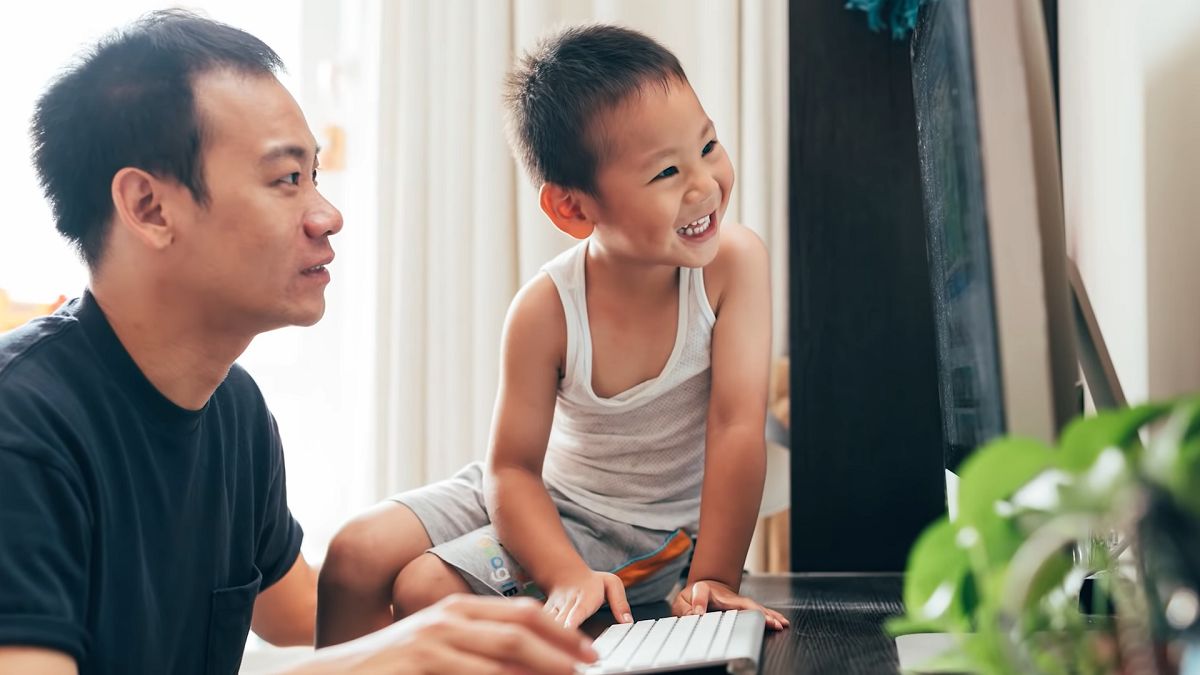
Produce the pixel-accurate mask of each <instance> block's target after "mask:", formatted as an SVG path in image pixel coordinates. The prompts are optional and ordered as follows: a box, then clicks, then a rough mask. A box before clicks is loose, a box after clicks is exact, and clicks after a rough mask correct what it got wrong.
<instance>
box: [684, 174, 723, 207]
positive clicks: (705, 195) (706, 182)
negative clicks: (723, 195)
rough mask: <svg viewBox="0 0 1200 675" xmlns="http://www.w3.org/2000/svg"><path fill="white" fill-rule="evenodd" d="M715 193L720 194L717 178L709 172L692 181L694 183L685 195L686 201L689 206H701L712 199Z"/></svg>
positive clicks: (697, 176) (698, 175)
mask: <svg viewBox="0 0 1200 675" xmlns="http://www.w3.org/2000/svg"><path fill="white" fill-rule="evenodd" d="M714 192H720V186H719V185H718V184H717V180H716V177H714V176H713V175H712V174H711V173H708V172H707V171H706V172H702V173H699V174H697V175H696V176H695V177H694V178H693V179H692V183H691V185H689V186H688V191H687V193H686V194H685V195H684V200H685V201H686V202H687V203H688V204H700V203H702V202H704V201H707V200H708V199H710V198H711V197H712V195H713V193H714Z"/></svg>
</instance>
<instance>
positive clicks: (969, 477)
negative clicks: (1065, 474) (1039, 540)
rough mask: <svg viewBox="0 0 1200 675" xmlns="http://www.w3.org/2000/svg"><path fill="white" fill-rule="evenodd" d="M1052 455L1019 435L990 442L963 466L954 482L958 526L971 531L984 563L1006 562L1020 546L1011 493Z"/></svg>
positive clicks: (1032, 475)
mask: <svg viewBox="0 0 1200 675" xmlns="http://www.w3.org/2000/svg"><path fill="white" fill-rule="evenodd" d="M1053 461H1054V454H1053V453H1052V452H1051V451H1050V449H1049V448H1047V447H1046V446H1045V445H1043V444H1041V443H1039V442H1037V441H1034V440H1029V439H1024V438H1007V439H1001V440H998V441H993V442H992V443H989V444H988V445H987V446H985V447H984V448H982V449H981V450H980V451H979V452H977V453H975V455H973V456H972V457H971V459H969V460H968V461H967V462H966V464H964V465H963V470H962V480H961V481H960V482H959V490H958V494H959V497H958V503H959V516H958V523H957V524H958V527H959V529H960V530H965V531H972V530H973V531H974V532H975V533H976V534H978V535H979V536H978V541H976V542H974V544H973V545H972V546H971V548H976V549H977V550H982V551H983V552H984V553H985V559H986V561H987V563H988V566H989V567H991V566H994V565H995V564H996V563H999V562H1002V561H1004V560H1007V559H1008V558H1009V557H1010V556H1011V555H1012V554H1013V553H1014V552H1015V551H1016V550H1017V547H1018V546H1020V544H1021V539H1022V537H1021V533H1020V531H1018V530H1017V528H1016V524H1015V520H1014V517H1013V516H1014V515H1015V513H1014V512H1013V509H1011V508H1010V507H1011V505H1010V504H1008V501H1007V500H1008V499H1010V498H1011V497H1012V496H1013V494H1015V493H1016V492H1017V491H1018V490H1020V489H1021V488H1022V487H1023V486H1025V485H1026V484H1028V483H1029V482H1030V481H1031V480H1032V479H1033V478H1034V477H1035V476H1037V475H1038V474H1039V473H1041V472H1042V471H1044V470H1045V469H1047V468H1048V467H1050V466H1051V465H1052V463H1053Z"/></svg>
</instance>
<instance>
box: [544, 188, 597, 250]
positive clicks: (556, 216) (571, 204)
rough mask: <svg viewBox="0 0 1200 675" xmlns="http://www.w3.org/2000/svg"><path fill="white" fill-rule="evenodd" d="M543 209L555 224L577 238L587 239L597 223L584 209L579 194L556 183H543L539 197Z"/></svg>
mask: <svg viewBox="0 0 1200 675" xmlns="http://www.w3.org/2000/svg"><path fill="white" fill-rule="evenodd" d="M539 201H540V202H541V205H542V211H544V212H545V213H546V215H547V216H548V217H549V218H550V220H551V221H552V222H553V223H554V226H555V227H557V228H558V229H560V230H562V231H563V232H565V233H567V234H569V235H571V236H572V237H575V238H576V239H587V238H588V237H589V236H591V234H592V230H593V229H595V227H596V225H595V223H593V222H592V219H591V218H589V217H588V215H587V213H585V212H584V210H583V204H582V203H581V202H580V200H579V195H578V194H577V193H576V192H575V191H574V190H568V189H567V188H564V187H562V186H561V185H555V184H554V183H543V184H542V192H541V195H540V197H539Z"/></svg>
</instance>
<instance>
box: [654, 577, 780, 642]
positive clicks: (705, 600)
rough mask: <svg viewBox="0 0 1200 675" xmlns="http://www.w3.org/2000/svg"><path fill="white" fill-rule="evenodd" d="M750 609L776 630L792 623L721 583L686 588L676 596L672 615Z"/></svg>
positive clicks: (700, 583)
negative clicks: (765, 618) (760, 615)
mask: <svg viewBox="0 0 1200 675" xmlns="http://www.w3.org/2000/svg"><path fill="white" fill-rule="evenodd" d="M710 609H712V610H716V611H720V610H726V609H750V610H755V611H759V612H762V613H763V615H764V616H766V617H767V625H768V626H770V627H771V628H774V629H775V630H783V629H784V628H785V627H787V626H790V625H791V622H790V621H788V620H787V619H785V618H784V616H783V615H782V614H780V613H779V612H776V611H775V610H773V609H767V608H766V607H763V606H762V605H760V604H758V603H757V602H755V601H753V600H751V599H750V598H747V597H743V596H740V595H738V594H737V593H735V592H734V591H733V589H731V588H730V587H728V586H726V585H725V584H723V583H721V582H719V581H697V582H696V583H694V584H692V585H691V586H690V587H685V588H684V589H683V590H682V591H680V592H679V595H677V596H675V600H674V601H673V602H672V603H671V613H673V614H674V615H675V616H686V615H688V614H703V613H705V612H706V611H708V610H710Z"/></svg>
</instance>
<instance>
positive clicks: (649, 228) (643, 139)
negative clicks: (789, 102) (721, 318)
mask: <svg viewBox="0 0 1200 675" xmlns="http://www.w3.org/2000/svg"><path fill="white" fill-rule="evenodd" d="M593 135H594V137H595V138H596V139H598V140H599V141H600V142H599V143H598V145H599V147H598V150H599V153H598V154H599V157H600V160H599V164H598V167H597V170H596V191H597V193H598V194H597V195H596V197H595V198H592V197H584V198H583V202H584V204H583V205H584V211H585V212H588V214H589V215H590V216H591V218H590V219H591V220H592V221H593V223H594V225H595V231H594V234H593V239H595V240H596V243H597V244H599V245H600V248H602V249H603V250H604V251H605V252H606V253H610V254H614V255H616V256H618V257H620V258H623V259H627V260H636V261H639V262H646V263H655V264H668V265H672V266H682V267H703V266H704V265H707V264H708V263H709V262H711V261H712V260H713V258H714V257H716V255H717V246H718V240H719V233H720V226H721V219H722V217H723V216H724V214H725V208H726V207H727V206H728V205H729V196H730V192H731V190H732V189H733V165H732V164H731V163H730V160H729V155H727V154H726V153H725V150H724V148H723V147H722V146H721V144H720V143H719V142H717V135H716V130H715V128H714V127H713V123H712V120H710V119H709V118H708V115H707V114H705V112H704V108H703V107H702V106H701V105H700V101H699V99H697V97H696V94H695V92H694V91H692V87H691V85H689V84H688V83H687V82H684V81H682V80H677V79H675V78H671V79H670V80H669V85H668V86H666V87H664V86H662V85H660V84H658V83H655V82H651V83H647V84H646V85H645V86H644V87H642V89H641V90H640V92H639V93H638V94H637V95H635V96H631V97H630V98H629V99H628V100H627V101H624V102H622V103H621V104H620V105H618V106H617V107H616V108H614V109H613V110H611V111H609V112H607V113H603V114H602V115H601V116H600V117H599V118H598V119H597V120H596V121H595V122H594V134H593Z"/></svg>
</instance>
